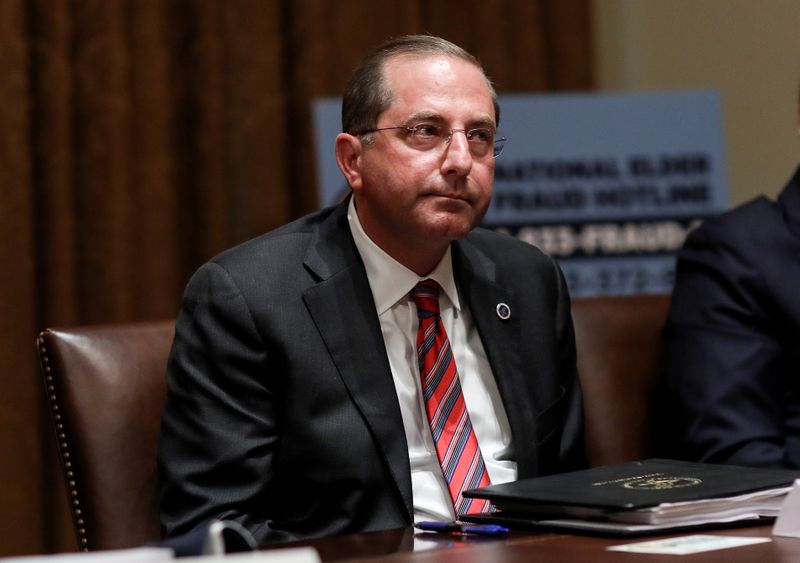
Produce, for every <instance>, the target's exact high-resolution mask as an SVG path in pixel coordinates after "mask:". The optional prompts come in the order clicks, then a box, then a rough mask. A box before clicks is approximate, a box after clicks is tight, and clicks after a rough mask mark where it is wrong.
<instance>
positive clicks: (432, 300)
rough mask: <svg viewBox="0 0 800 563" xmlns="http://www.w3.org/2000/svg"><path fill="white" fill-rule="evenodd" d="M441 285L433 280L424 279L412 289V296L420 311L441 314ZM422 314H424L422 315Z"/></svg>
mask: <svg viewBox="0 0 800 563" xmlns="http://www.w3.org/2000/svg"><path fill="white" fill-rule="evenodd" d="M441 289H442V288H441V286H440V285H439V284H438V283H436V282H435V281H433V280H430V279H428V280H422V281H421V282H419V283H418V284H417V285H415V286H414V289H412V290H411V297H412V298H413V299H414V303H415V304H416V305H417V312H418V313H423V312H424V313H427V314H428V315H431V314H432V315H438V314H439V292H440V291H441ZM420 316H422V315H420Z"/></svg>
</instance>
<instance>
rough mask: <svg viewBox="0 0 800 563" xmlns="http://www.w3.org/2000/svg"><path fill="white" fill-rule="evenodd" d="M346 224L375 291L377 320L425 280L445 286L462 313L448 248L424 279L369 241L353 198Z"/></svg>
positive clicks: (443, 288)
mask: <svg viewBox="0 0 800 563" xmlns="http://www.w3.org/2000/svg"><path fill="white" fill-rule="evenodd" d="M347 221H348V223H349V224H350V232H351V233H352V235H353V240H354V241H355V243H356V248H357V249H358V253H359V254H360V255H361V260H362V261H363V262H364V268H365V269H366V271H367V279H368V280H369V286H370V289H371V290H372V299H373V300H374V301H375V308H376V310H377V312H378V316H380V315H382V314H383V313H385V312H386V311H387V310H389V309H391V308H392V307H393V306H394V305H395V304H396V303H397V302H398V301H400V300H401V299H403V298H404V297H405V296H406V295H408V293H409V292H410V291H411V290H412V289H413V287H414V286H415V285H417V283H418V282H420V281H422V280H423V279H432V280H434V281H436V282H437V283H438V284H439V285H440V286H442V290H443V291H444V294H445V295H446V296H447V298H448V299H449V300H450V303H452V304H453V307H455V309H456V311H460V310H461V304H460V303H459V300H458V292H457V291H456V283H455V278H454V277H453V260H452V257H451V253H450V247H449V246H448V247H447V252H445V254H444V256H443V257H442V259H441V260H440V261H439V263H438V264H437V265H436V267H435V268H434V269H433V271H432V272H431V273H430V274H428V275H427V276H425V277H424V278H421V277H419V276H418V275H417V274H416V273H415V272H413V271H411V270H409V269H408V268H406V267H405V266H403V265H402V264H401V263H400V262H398V261H397V260H395V259H394V258H392V257H391V256H389V255H388V254H386V252H384V251H383V249H382V248H380V247H379V246H378V245H377V244H375V243H374V242H372V239H370V238H369V236H368V235H367V233H366V232H364V228H363V227H362V226H361V221H360V220H359V218H358V213H357V212H356V207H355V202H354V201H353V198H352V197H351V198H350V203H349V204H348V207H347Z"/></svg>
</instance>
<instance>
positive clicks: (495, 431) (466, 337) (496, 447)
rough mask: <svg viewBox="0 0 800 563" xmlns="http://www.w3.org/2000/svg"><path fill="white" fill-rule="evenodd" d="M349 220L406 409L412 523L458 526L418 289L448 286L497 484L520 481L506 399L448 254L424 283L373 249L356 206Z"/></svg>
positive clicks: (467, 391)
mask: <svg viewBox="0 0 800 563" xmlns="http://www.w3.org/2000/svg"><path fill="white" fill-rule="evenodd" d="M347 219H348V221H349V223H350V231H351V232H352V234H353V239H354V240H355V243H356V247H357V248H358V252H359V254H360V255H361V259H362V260H363V262H364V266H365V268H366V271H367V278H368V279H369V285H370V288H371V289H372V297H373V299H374V302H375V308H376V311H377V313H378V319H379V320H380V325H381V332H382V333H383V341H384V343H385V345H386V352H387V355H388V357H389V365H390V367H391V370H392V377H393V378H394V386H395V389H396V390H397V398H398V400H399V403H400V412H401V414H402V417H403V426H404V427H405V434H406V441H407V442H408V456H409V461H410V465H411V485H412V489H413V495H414V520H415V521H420V520H452V519H454V518H455V513H454V511H453V502H452V500H451V498H450V493H449V491H448V488H447V482H446V481H445V479H444V476H443V475H442V468H441V466H440V464H439V458H438V457H437V455H436V447H435V446H434V443H433V437H432V436H431V431H430V426H429V424H428V416H427V414H426V412H425V402H424V399H423V398H422V383H421V382H420V376H419V361H418V358H417V328H418V326H419V320H418V318H417V308H416V305H415V304H414V300H413V299H412V298H411V296H410V294H409V292H410V291H411V289H412V288H413V287H414V286H415V285H416V284H417V283H418V282H420V281H422V280H423V279H433V280H435V281H436V282H438V283H439V285H440V286H441V287H442V290H443V293H442V294H441V295H440V296H439V306H440V309H441V318H442V322H443V323H444V327H445V330H446V331H447V336H448V338H449V340H450V347H451V348H452V350H453V355H454V357H455V361H456V367H457V368H458V375H459V380H460V381H461V389H462V391H463V393H464V401H465V403H466V405H467V411H468V412H469V416H470V420H471V422H472V427H473V429H474V431H475V437H476V438H477V440H478V445H479V446H480V449H481V453H482V455H483V460H484V463H485V465H486V470H487V472H488V473H489V478H490V479H491V482H492V483H493V484H498V483H506V482H508V481H513V480H515V479H516V477H517V463H516V461H515V457H514V451H513V447H512V446H513V445H512V443H511V428H510V426H509V423H508V417H507V416H506V411H505V408H504V407H503V403H502V401H501V400H500V392H499V391H498V389H497V384H496V383H495V380H494V376H493V375H492V371H491V367H490V366H489V361H488V359H487V358H486V352H485V351H484V348H483V344H482V343H481V339H480V336H479V335H478V331H477V329H476V328H475V324H474V323H473V322H472V317H471V316H470V312H469V311H468V310H467V309H466V308H462V307H461V304H460V301H459V297H458V291H457V290H456V284H455V279H454V277H453V262H452V258H451V254H450V249H449V248H448V250H447V253H446V254H445V255H444V257H443V258H442V260H441V262H439V265H438V266H436V268H435V269H434V270H433V271H432V272H431V273H430V274H429V275H428V276H425V277H424V278H421V277H419V276H418V275H417V274H416V273H414V272H412V271H411V270H409V269H408V268H406V267H405V266H403V265H402V264H400V263H399V262H397V261H396V260H394V259H393V258H392V257H391V256H389V255H388V254H386V253H385V252H384V251H383V250H382V249H381V248H380V247H378V246H377V245H376V244H375V243H374V242H372V240H371V239H370V238H369V237H368V236H367V234H366V233H365V232H364V229H363V228H362V226H361V223H360V221H359V219H358V215H357V213H356V209H355V205H354V203H353V200H352V199H351V200H350V206H349V209H348V213H347Z"/></svg>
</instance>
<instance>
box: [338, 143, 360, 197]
mask: <svg viewBox="0 0 800 563" xmlns="http://www.w3.org/2000/svg"><path fill="white" fill-rule="evenodd" d="M363 151H364V146H363V145H362V144H361V140H360V139H359V138H358V137H356V136H355V135H350V134H349V133H339V134H338V135H337V136H336V163H337V164H338V165H339V168H340V169H341V171H342V174H344V177H345V179H346V180H347V184H348V185H349V186H350V188H351V189H353V190H355V191H358V190H360V189H361V184H362V182H361V154H362V153H363Z"/></svg>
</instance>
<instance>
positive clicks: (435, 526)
mask: <svg viewBox="0 0 800 563" xmlns="http://www.w3.org/2000/svg"><path fill="white" fill-rule="evenodd" d="M414 527H415V528H417V529H419V530H424V531H426V532H439V533H451V532H457V533H460V534H475V535H480V536H504V535H506V534H507V533H508V528H506V527H505V526H498V525H497V524H468V523H465V522H441V521H433V520H431V521H426V522H417V523H416V524H414Z"/></svg>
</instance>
